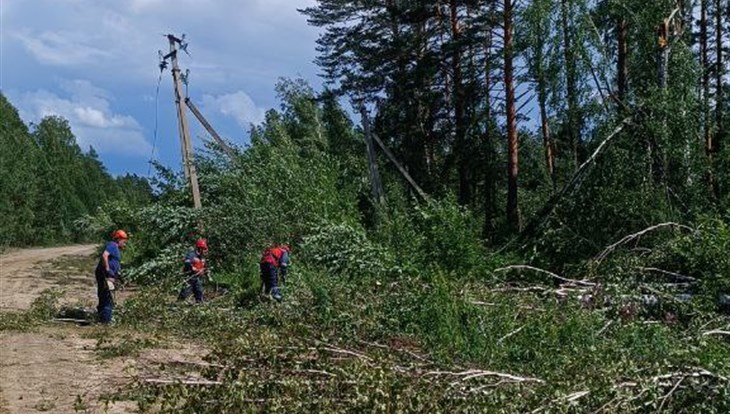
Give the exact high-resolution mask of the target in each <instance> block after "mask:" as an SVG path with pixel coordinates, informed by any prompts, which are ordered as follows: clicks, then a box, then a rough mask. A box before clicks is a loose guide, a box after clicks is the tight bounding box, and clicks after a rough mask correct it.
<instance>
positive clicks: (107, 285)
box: [94, 230, 129, 325]
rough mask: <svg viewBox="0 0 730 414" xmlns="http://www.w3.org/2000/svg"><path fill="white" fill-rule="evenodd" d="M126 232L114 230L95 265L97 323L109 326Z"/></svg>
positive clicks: (119, 280)
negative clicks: (97, 300) (97, 298)
mask: <svg viewBox="0 0 730 414" xmlns="http://www.w3.org/2000/svg"><path fill="white" fill-rule="evenodd" d="M128 238H129V237H128V236H127V232H125V231H124V230H116V231H115V232H114V233H112V240H111V241H109V242H107V244H106V246H105V247H104V252H103V253H102V254H101V258H100V259H99V263H98V264H97V265H96V271H95V272H94V273H95V276H96V292H97V295H98V296H99V305H98V306H97V307H96V310H97V312H98V314H99V322H101V323H103V324H105V325H106V324H109V323H110V322H111V321H112V309H113V308H114V295H113V293H112V292H113V291H114V289H115V284H116V283H119V282H121V276H122V274H121V270H122V253H121V250H122V249H124V246H125V245H126V244H127V239H128Z"/></svg>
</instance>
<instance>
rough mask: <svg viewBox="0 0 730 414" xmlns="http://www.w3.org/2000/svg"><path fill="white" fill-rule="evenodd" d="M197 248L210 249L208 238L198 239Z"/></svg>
mask: <svg viewBox="0 0 730 414" xmlns="http://www.w3.org/2000/svg"><path fill="white" fill-rule="evenodd" d="M195 248H196V249H199V250H208V240H206V239H198V241H196V242H195Z"/></svg>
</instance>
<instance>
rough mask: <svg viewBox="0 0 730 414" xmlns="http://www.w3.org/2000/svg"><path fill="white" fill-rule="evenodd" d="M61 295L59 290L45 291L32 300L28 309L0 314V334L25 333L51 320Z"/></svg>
mask: <svg viewBox="0 0 730 414" xmlns="http://www.w3.org/2000/svg"><path fill="white" fill-rule="evenodd" d="M61 293H62V292H60V291H59V290H55V289H47V290H44V291H43V292H41V294H40V296H38V297H37V298H36V299H35V300H33V303H31V305H30V309H28V310H26V311H20V312H2V313H0V332H1V331H21V332H22V331H27V330H29V329H32V328H34V327H36V326H38V325H40V324H42V323H44V322H47V321H48V320H49V319H52V318H53V317H54V316H56V313H57V312H58V302H59V298H60V297H61Z"/></svg>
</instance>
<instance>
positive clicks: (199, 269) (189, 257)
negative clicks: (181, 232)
mask: <svg viewBox="0 0 730 414" xmlns="http://www.w3.org/2000/svg"><path fill="white" fill-rule="evenodd" d="M207 255H208V241H207V240H206V239H198V240H197V241H196V242H195V249H193V250H191V251H190V252H189V253H188V254H186V255H185V258H184V265H183V273H184V274H185V276H186V277H187V279H186V280H185V284H186V286H183V288H182V289H181V290H180V294H179V295H178V296H177V300H178V301H183V300H186V299H187V298H188V297H190V293H192V294H193V296H194V297H195V302H196V303H201V302H203V278H204V277H205V276H206V275H207V273H208V267H207V266H206V262H205V256H207Z"/></svg>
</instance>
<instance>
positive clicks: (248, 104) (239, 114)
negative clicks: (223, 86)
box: [203, 91, 266, 129]
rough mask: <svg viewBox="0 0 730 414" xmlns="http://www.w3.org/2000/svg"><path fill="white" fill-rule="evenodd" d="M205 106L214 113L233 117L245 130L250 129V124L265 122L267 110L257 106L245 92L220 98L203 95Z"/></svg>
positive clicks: (224, 95)
mask: <svg viewBox="0 0 730 414" xmlns="http://www.w3.org/2000/svg"><path fill="white" fill-rule="evenodd" d="M203 105H204V106H205V107H206V108H210V109H211V110H213V111H216V112H219V113H221V114H223V115H226V116H229V117H232V118H233V119H235V120H236V122H237V123H238V125H240V126H241V127H242V128H244V129H248V127H249V126H250V124H259V123H261V122H263V121H264V119H265V115H266V110H265V109H264V108H260V107H258V106H256V103H254V101H253V99H251V97H250V96H248V94H247V93H246V92H244V91H237V92H233V93H228V94H223V95H218V96H213V95H203Z"/></svg>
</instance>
